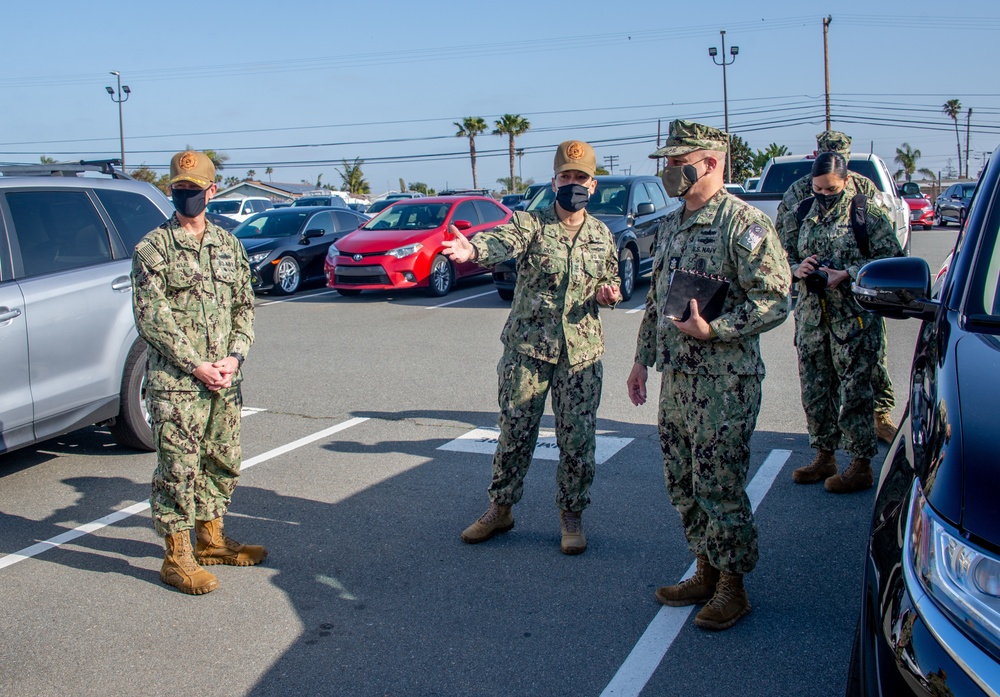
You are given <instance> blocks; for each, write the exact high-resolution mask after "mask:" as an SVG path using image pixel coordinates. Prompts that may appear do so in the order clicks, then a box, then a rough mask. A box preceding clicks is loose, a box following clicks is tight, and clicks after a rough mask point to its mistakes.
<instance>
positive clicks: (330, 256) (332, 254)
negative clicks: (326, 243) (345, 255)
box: [326, 244, 340, 265]
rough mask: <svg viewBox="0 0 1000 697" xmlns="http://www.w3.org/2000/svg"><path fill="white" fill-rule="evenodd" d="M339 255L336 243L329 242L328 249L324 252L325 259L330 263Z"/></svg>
mask: <svg viewBox="0 0 1000 697" xmlns="http://www.w3.org/2000/svg"><path fill="white" fill-rule="evenodd" d="M339 256H340V250H339V249H337V245H335V244H331V245H330V249H329V250H327V252H326V260H327V261H328V262H330V264H331V265H332V264H333V262H334V260H335V259H336V258H337V257H339Z"/></svg>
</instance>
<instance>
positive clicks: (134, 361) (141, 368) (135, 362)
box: [108, 339, 156, 452]
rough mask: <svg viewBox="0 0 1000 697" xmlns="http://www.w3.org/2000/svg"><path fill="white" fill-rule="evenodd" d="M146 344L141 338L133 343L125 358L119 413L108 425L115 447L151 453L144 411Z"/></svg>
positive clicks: (148, 430) (150, 437) (145, 411)
mask: <svg viewBox="0 0 1000 697" xmlns="http://www.w3.org/2000/svg"><path fill="white" fill-rule="evenodd" d="M145 393H146V342H144V341H142V340H141V339H140V340H139V341H137V342H135V343H134V344H132V348H131V350H129V352H128V358H126V359H125V370H124V371H123V374H122V390H121V395H120V396H119V400H120V401H119V404H120V411H119V412H118V416H116V417H115V418H114V420H113V421H112V422H111V423H110V424H109V426H108V430H110V431H111V436H112V437H113V438H114V439H115V442H116V443H118V445H120V446H122V447H125V448H132V449H133V450H144V451H147V452H148V451H151V450H155V449H156V447H155V446H154V444H153V429H152V427H151V426H150V424H149V412H148V411H147V410H146V394H145Z"/></svg>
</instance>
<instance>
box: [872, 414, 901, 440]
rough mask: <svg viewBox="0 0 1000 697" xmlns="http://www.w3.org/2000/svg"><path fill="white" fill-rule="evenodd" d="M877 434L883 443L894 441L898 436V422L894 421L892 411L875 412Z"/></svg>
mask: <svg viewBox="0 0 1000 697" xmlns="http://www.w3.org/2000/svg"><path fill="white" fill-rule="evenodd" d="M875 435H876V436H878V439H879V440H880V441H882V442H883V443H892V441H893V440H894V439H895V438H896V424H894V423H893V422H892V413H891V412H888V411H877V412H875Z"/></svg>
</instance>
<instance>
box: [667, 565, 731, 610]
mask: <svg viewBox="0 0 1000 697" xmlns="http://www.w3.org/2000/svg"><path fill="white" fill-rule="evenodd" d="M696 561H697V567H696V568H695V572H694V575H693V576H692V577H691V578H688V579H685V580H683V581H681V582H680V583H678V584H676V585H673V586H662V587H660V588H657V589H656V599H657V600H659V601H660V602H661V603H663V604H664V605H670V606H671V607H683V606H685V605H694V604H696V603H707V602H708V601H709V600H711V599H712V596H714V595H715V586H716V585H717V584H718V583H719V570H718V569H716V568H715V567H714V566H712V565H711V564H709V563H708V557H706V556H704V555H702V554H699V555H698V558H697V559H696Z"/></svg>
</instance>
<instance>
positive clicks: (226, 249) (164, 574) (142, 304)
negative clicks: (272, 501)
mask: <svg viewBox="0 0 1000 697" xmlns="http://www.w3.org/2000/svg"><path fill="white" fill-rule="evenodd" d="M170 187H171V193H172V196H173V201H174V206H175V208H176V209H177V212H176V213H175V215H174V216H173V217H171V218H170V220H168V221H167V222H166V223H164V224H163V225H161V226H160V227H159V228H157V229H155V230H153V231H152V232H150V233H149V234H148V235H146V236H145V237H144V238H143V239H142V240H141V241H140V242H139V244H138V245H137V246H136V249H135V254H134V255H133V257H132V300H133V308H134V312H135V323H136V327H137V329H138V330H139V335H140V336H142V338H143V339H145V340H146V343H147V344H148V348H147V373H146V402H147V406H148V408H149V414H150V419H151V421H152V426H153V437H154V442H155V444H156V471H155V472H154V474H153V487H152V496H151V497H150V505H151V508H152V513H153V525H154V527H155V528H156V531H157V532H158V533H159V534H160V535H163V536H164V539H165V543H166V554H165V555H164V560H163V566H162V568H161V570H160V578H161V579H162V580H163V582H164V583H166V584H168V585H171V586H174V587H176V588H177V589H179V590H181V591H182V592H184V593H189V594H192V595H200V594H203V593H208V592H210V591H213V590H215V589H216V588H217V587H218V581H217V579H216V578H215V576H213V575H212V574H210V573H209V572H208V571H206V570H204V569H203V568H202V567H201V566H199V562H200V564H202V565H211V564H229V565H233V566H250V565H253V564H257V563H259V562H260V561H262V560H263V559H264V557H265V556H267V551H266V550H265V549H264V548H263V547H260V546H257V545H241V544H240V543H238V542H235V541H234V540H232V539H231V538H230V537H228V536H227V535H225V532H224V530H223V525H222V516H223V515H224V514H225V512H226V510H227V509H228V507H229V502H230V497H231V496H232V493H233V489H234V488H235V486H236V480H237V478H238V477H239V471H240V461H241V453H240V410H241V408H242V401H243V400H242V397H241V393H240V381H241V374H240V366H241V364H242V363H243V357H244V356H245V355H246V353H247V351H248V350H249V349H250V344H251V343H252V342H253V317H254V307H253V302H254V296H253V291H252V290H251V287H250V267H249V264H248V262H247V257H246V252H245V251H244V249H243V245H242V244H241V243H240V241H239V240H237V239H236V238H235V237H233V236H232V235H231V234H230V233H228V232H226V231H225V230H223V229H222V228H219V227H216V226H215V225H213V224H212V223H209V222H208V221H207V220H206V219H205V206H206V204H207V203H208V201H209V200H210V199H211V198H212V197H213V196H214V195H215V192H216V190H217V187H216V185H215V166H214V165H213V164H212V161H211V159H209V158H208V157H207V156H206V155H205V154H204V153H200V152H191V151H187V152H182V153H177V154H176V155H175V156H174V157H173V159H172V160H171V162H170ZM192 527H193V528H194V529H195V538H196V546H195V549H194V550H192V548H191V537H190V531H191V528H192Z"/></svg>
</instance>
